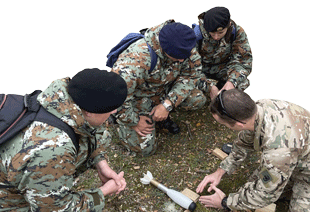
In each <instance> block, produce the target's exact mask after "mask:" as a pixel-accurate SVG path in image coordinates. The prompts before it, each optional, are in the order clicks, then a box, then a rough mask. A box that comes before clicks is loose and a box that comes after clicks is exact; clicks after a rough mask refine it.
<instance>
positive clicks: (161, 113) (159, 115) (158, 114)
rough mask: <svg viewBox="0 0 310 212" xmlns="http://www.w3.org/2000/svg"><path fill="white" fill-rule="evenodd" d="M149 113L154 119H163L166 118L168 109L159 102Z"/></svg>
mask: <svg viewBox="0 0 310 212" xmlns="http://www.w3.org/2000/svg"><path fill="white" fill-rule="evenodd" d="M150 115H151V116H152V117H153V120H154V121H164V120H166V119H167V117H168V115H169V111H167V109H166V108H165V107H164V106H163V105H162V104H159V105H156V107H154V108H153V110H152V111H151V113H150Z"/></svg>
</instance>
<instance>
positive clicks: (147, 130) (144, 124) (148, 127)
mask: <svg viewBox="0 0 310 212" xmlns="http://www.w3.org/2000/svg"><path fill="white" fill-rule="evenodd" d="M133 129H134V130H135V131H136V132H137V133H138V134H139V135H140V136H142V137H145V136H146V135H147V134H151V133H152V132H153V130H155V128H154V123H153V121H152V119H151V118H149V117H147V116H140V120H139V122H138V124H137V126H135V127H133Z"/></svg>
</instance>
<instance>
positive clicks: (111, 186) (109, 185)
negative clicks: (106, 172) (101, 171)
mask: <svg viewBox="0 0 310 212" xmlns="http://www.w3.org/2000/svg"><path fill="white" fill-rule="evenodd" d="M122 184H123V185H125V187H126V182H125V181H124V182H122ZM125 187H124V188H125ZM124 188H123V189H122V187H121V186H119V185H117V184H116V183H115V181H114V180H113V179H111V180H109V181H108V182H106V183H105V184H104V185H103V186H101V187H100V189H101V191H102V193H103V195H104V196H106V195H111V194H118V193H119V192H120V191H122V190H124Z"/></svg>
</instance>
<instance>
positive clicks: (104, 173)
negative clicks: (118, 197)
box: [96, 160, 126, 189]
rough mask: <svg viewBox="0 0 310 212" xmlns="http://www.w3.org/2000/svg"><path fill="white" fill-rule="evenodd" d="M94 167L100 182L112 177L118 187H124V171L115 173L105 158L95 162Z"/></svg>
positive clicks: (105, 181) (103, 182)
mask: <svg viewBox="0 0 310 212" xmlns="http://www.w3.org/2000/svg"><path fill="white" fill-rule="evenodd" d="M96 168H97V171H98V176H99V178H100V180H101V182H102V184H105V183H107V182H108V181H109V180H111V179H113V180H114V181H115V183H116V184H117V185H118V186H119V187H120V188H122V189H124V188H125V187H126V181H125V179H124V172H120V173H119V174H117V173H116V172H115V171H113V170H112V169H111V168H110V166H109V165H108V163H107V161H106V160H102V161H100V162H99V163H97V164H96ZM124 183H125V185H124Z"/></svg>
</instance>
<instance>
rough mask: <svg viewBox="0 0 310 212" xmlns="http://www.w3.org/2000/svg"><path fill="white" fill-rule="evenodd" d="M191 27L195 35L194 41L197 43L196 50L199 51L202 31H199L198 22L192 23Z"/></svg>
mask: <svg viewBox="0 0 310 212" xmlns="http://www.w3.org/2000/svg"><path fill="white" fill-rule="evenodd" d="M192 29H193V30H194V33H195V35H196V42H197V44H198V51H200V49H201V46H202V39H203V36H202V33H201V31H200V27H199V25H198V24H192Z"/></svg>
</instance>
